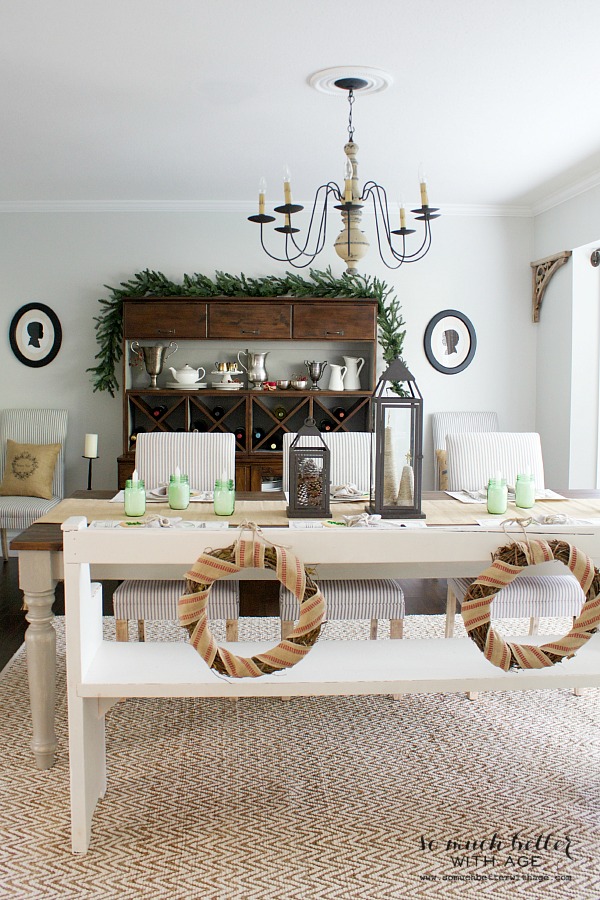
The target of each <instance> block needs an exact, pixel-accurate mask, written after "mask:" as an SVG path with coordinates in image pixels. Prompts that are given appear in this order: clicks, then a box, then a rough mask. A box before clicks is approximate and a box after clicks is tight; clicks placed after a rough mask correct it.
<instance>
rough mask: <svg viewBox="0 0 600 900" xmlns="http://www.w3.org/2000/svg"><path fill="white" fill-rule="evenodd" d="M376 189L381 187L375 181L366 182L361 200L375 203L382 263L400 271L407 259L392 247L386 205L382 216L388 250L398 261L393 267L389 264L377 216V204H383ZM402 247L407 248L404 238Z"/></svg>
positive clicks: (376, 232)
mask: <svg viewBox="0 0 600 900" xmlns="http://www.w3.org/2000/svg"><path fill="white" fill-rule="evenodd" d="M374 188H375V189H376V188H379V185H378V184H376V183H375V182H374V181H368V182H366V183H365V186H364V188H363V192H362V196H361V198H360V199H361V200H368V199H369V198H370V199H371V200H372V201H373V214H374V217H375V234H376V235H377V248H378V250H379V256H380V257H381V261H382V262H383V264H384V266H387V268H388V269H399V268H400V266H401V265H402V264H403V262H404V258H405V257H404V255H401V254H399V253H397V252H396V251H395V250H394V248H393V247H392V242H391V236H390V232H389V217H388V216H387V204H386V211H385V213H384V209H383V207H381V216H382V218H383V223H384V226H385V236H386V240H387V245H388V249H389V251H390V253H391V255H392V256H393V258H394V259H395V260H397V264H396V265H393V263H390V262H388V261H387V259H386V258H385V256H384V253H383V247H382V241H381V229H380V226H379V216H378V214H377V202H378V201H379V203H380V204H381V197H380V196H379V193H378V191H377V190H374ZM382 190H383V188H382ZM384 193H385V191H384ZM402 247H403V249H404V247H405V241H404V236H403V237H402Z"/></svg>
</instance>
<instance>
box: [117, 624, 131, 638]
mask: <svg viewBox="0 0 600 900" xmlns="http://www.w3.org/2000/svg"><path fill="white" fill-rule="evenodd" d="M115 628H116V632H117V640H118V641H128V640H129V623H128V621H127V619H117V620H116V621H115Z"/></svg>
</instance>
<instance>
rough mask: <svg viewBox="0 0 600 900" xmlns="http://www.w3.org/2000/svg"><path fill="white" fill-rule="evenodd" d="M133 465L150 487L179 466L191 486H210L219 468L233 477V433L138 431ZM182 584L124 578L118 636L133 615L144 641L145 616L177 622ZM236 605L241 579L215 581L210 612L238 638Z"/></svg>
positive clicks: (118, 596)
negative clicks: (222, 620) (125, 579)
mask: <svg viewBox="0 0 600 900" xmlns="http://www.w3.org/2000/svg"><path fill="white" fill-rule="evenodd" d="M135 465H136V469H137V471H138V474H139V476H140V478H142V479H143V480H144V482H145V484H146V488H147V489H148V490H151V489H152V488H155V487H158V486H159V485H160V484H161V483H164V482H168V480H169V476H170V475H171V474H172V473H173V472H174V471H175V467H176V466H179V468H180V469H181V471H182V472H186V473H187V474H188V475H189V477H190V487H191V488H195V489H196V490H201V491H209V490H212V489H213V488H214V485H215V480H216V479H217V478H220V477H221V476H222V474H223V472H225V476H226V477H227V478H232V479H234V478H235V436H234V435H233V434H226V433H224V432H219V433H212V432H211V433H197V432H164V431H161V432H151V433H149V434H145V433H142V434H139V435H138V438H137V441H136V449H135ZM190 562H192V560H190ZM184 588H185V581H183V580H181V581H168V580H165V581H138V580H134V581H124V582H122V584H120V585H119V587H118V588H117V589H116V591H115V592H114V594H113V607H114V614H115V619H116V628H117V640H118V641H126V640H128V638H129V629H128V620H129V619H137V623H138V637H139V639H140V640H141V641H143V640H145V625H144V622H145V620H146V619H164V620H175V621H176V620H177V600H178V599H179V597H180V596H181V595H182V594H183V591H184ZM239 607H240V603H239V582H237V581H228V580H226V579H221V580H219V581H217V582H215V585H214V587H213V589H212V591H211V597H210V601H209V605H208V615H209V616H210V618H212V619H225V620H226V623H227V624H226V629H227V640H228V641H235V640H237V636H238V618H239Z"/></svg>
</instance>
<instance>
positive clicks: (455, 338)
mask: <svg viewBox="0 0 600 900" xmlns="http://www.w3.org/2000/svg"><path fill="white" fill-rule="evenodd" d="M459 341H460V335H459V333H458V331H455V330H454V328H449V329H448V330H447V331H444V333H443V335H442V344H443V345H444V347H445V348H446V356H450V354H451V353H456V352H457V351H456V348H457V346H458V342H459Z"/></svg>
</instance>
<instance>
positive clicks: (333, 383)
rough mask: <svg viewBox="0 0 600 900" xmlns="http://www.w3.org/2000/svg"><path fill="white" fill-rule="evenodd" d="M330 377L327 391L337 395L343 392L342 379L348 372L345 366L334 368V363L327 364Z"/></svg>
mask: <svg viewBox="0 0 600 900" xmlns="http://www.w3.org/2000/svg"><path fill="white" fill-rule="evenodd" d="M329 368H330V369H331V375H330V377H329V390H330V391H336V392H337V393H339V392H340V391H343V390H344V377H345V375H346V372H347V371H348V368H347V366H336V365H335V363H329Z"/></svg>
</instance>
